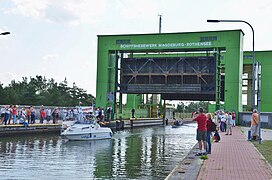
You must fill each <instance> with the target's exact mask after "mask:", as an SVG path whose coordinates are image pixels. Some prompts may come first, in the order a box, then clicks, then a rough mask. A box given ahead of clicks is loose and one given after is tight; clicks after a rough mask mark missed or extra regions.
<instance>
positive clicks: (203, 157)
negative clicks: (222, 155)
mask: <svg viewBox="0 0 272 180" xmlns="http://www.w3.org/2000/svg"><path fill="white" fill-rule="evenodd" d="M200 159H203V160H206V159H208V156H207V155H202V156H200Z"/></svg>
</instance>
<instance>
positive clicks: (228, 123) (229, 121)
mask: <svg viewBox="0 0 272 180" xmlns="http://www.w3.org/2000/svg"><path fill="white" fill-rule="evenodd" d="M226 126H227V129H226V134H225V135H232V116H231V112H230V113H229V115H228V117H227V119H226Z"/></svg>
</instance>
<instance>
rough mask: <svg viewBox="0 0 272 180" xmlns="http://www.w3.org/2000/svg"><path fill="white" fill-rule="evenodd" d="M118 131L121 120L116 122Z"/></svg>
mask: <svg viewBox="0 0 272 180" xmlns="http://www.w3.org/2000/svg"><path fill="white" fill-rule="evenodd" d="M115 127H116V128H115V129H116V131H118V130H119V129H120V121H119V120H116V126H115Z"/></svg>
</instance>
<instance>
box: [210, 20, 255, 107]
mask: <svg viewBox="0 0 272 180" xmlns="http://www.w3.org/2000/svg"><path fill="white" fill-rule="evenodd" d="M207 22H211V23H219V22H242V23H246V24H247V25H249V26H250V28H251V30H252V37H253V39H252V109H255V50H254V47H255V45H254V44H255V42H254V29H253V27H252V26H251V24H249V23H248V22H246V21H243V20H214V19H213V20H207Z"/></svg>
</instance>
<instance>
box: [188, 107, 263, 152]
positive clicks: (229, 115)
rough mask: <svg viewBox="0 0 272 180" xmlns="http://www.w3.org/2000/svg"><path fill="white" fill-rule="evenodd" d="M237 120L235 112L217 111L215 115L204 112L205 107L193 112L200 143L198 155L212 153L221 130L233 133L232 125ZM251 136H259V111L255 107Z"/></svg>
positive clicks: (228, 133) (197, 138)
mask: <svg viewBox="0 0 272 180" xmlns="http://www.w3.org/2000/svg"><path fill="white" fill-rule="evenodd" d="M235 120H236V114H235V112H224V111H221V110H220V111H216V112H215V113H214V114H213V115H212V114H210V113H208V114H204V113H203V108H199V109H198V112H197V113H193V121H197V134H196V140H197V141H198V144H199V152H198V153H197V154H196V156H201V155H206V154H211V149H212V144H211V139H212V140H213V141H214V142H219V141H220V140H221V138H220V135H219V132H222V133H225V135H232V127H234V126H235V125H236V124H235ZM250 132H251V138H250V139H249V140H257V138H258V113H257V110H256V109H254V110H253V113H252V117H251V130H250Z"/></svg>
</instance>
